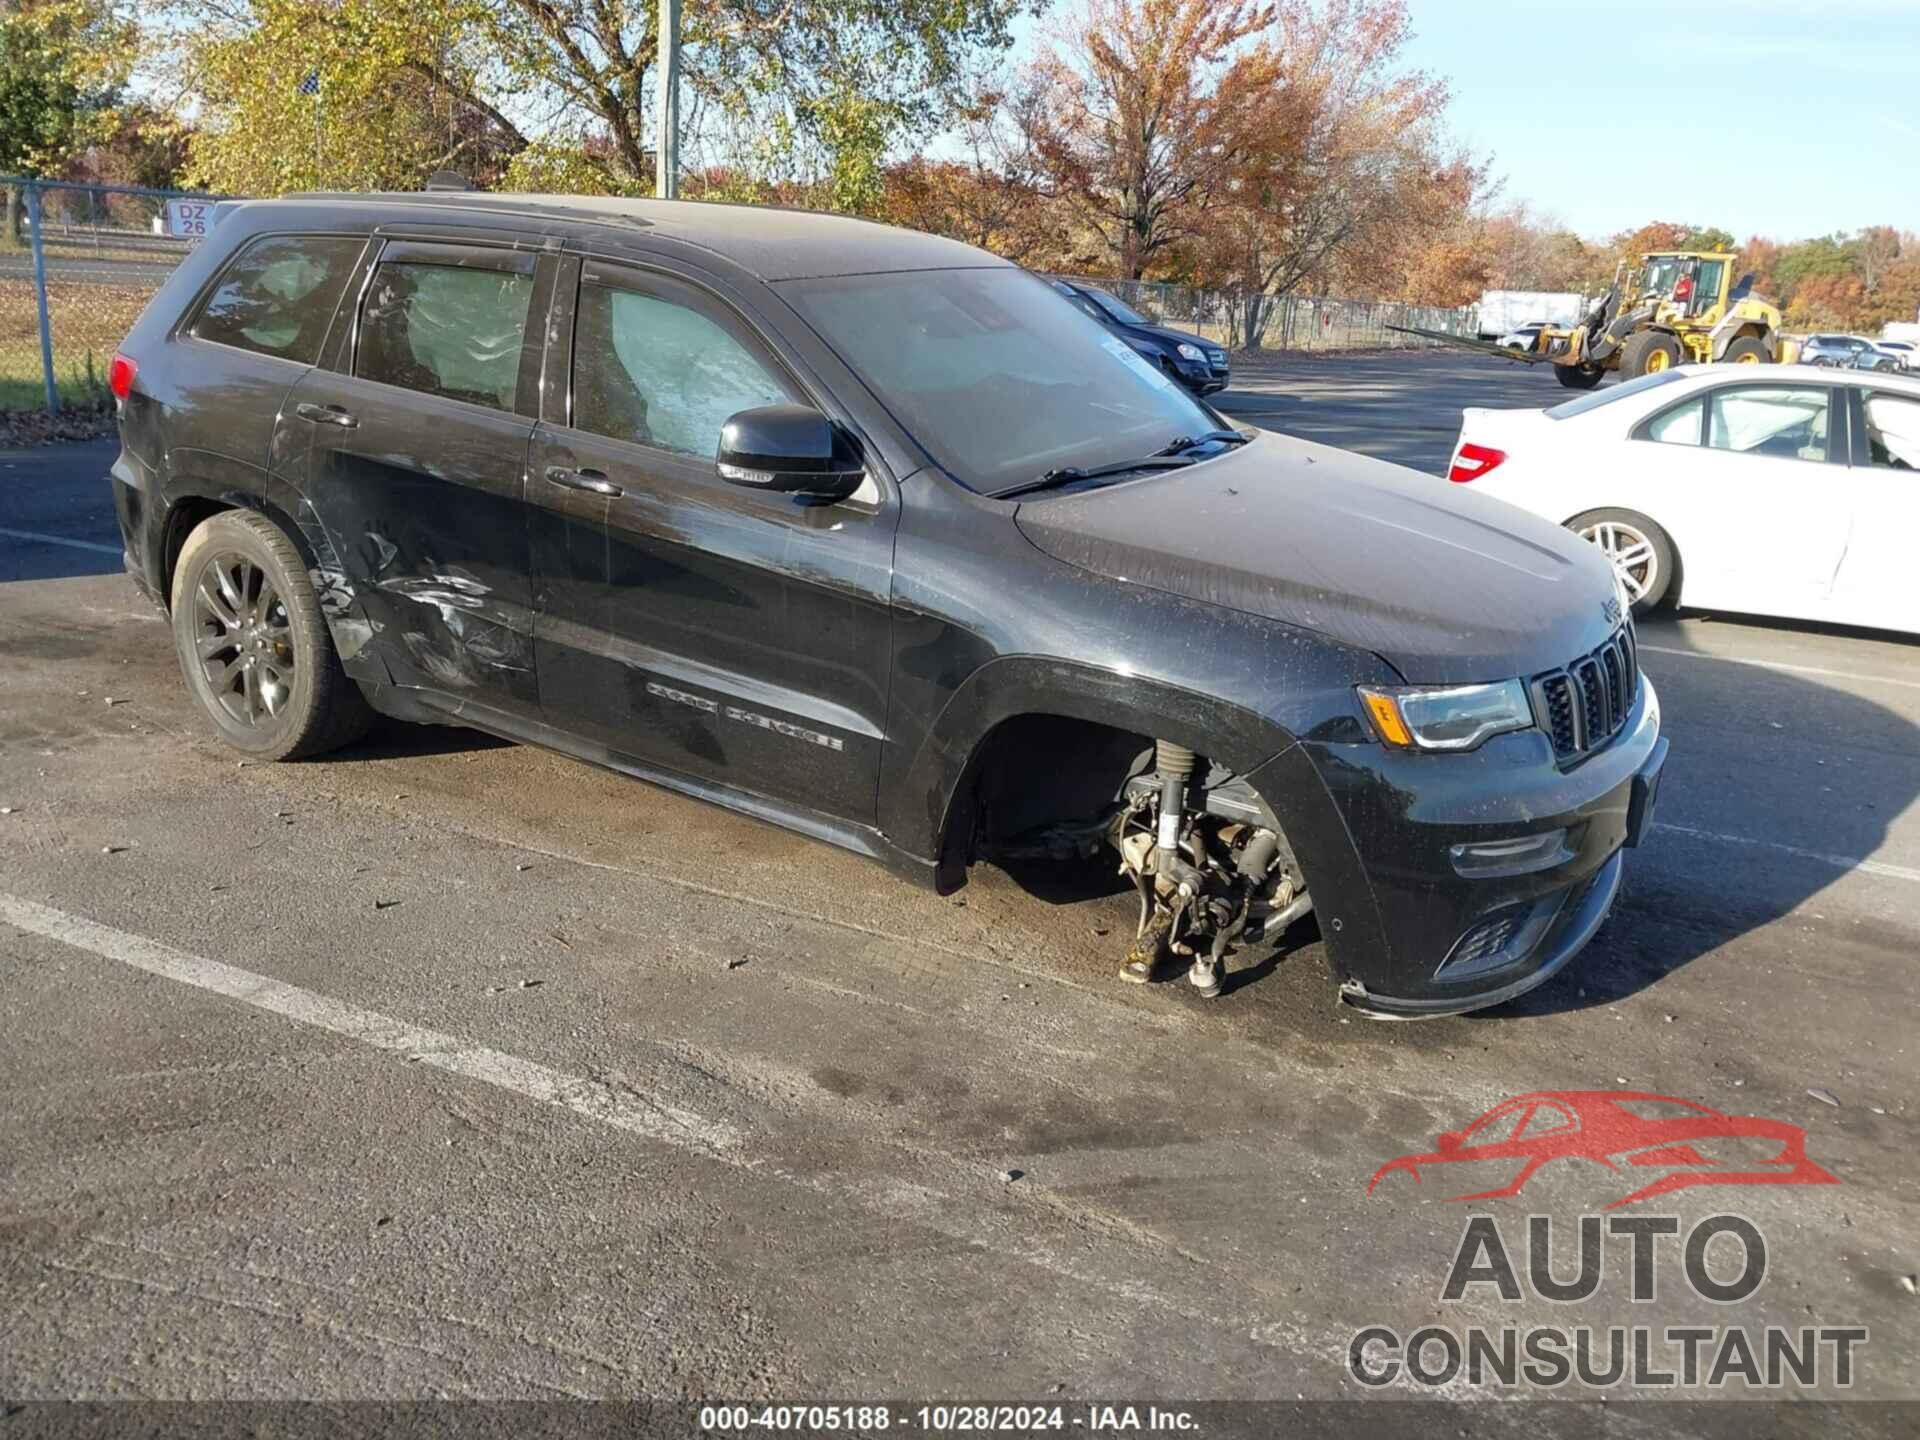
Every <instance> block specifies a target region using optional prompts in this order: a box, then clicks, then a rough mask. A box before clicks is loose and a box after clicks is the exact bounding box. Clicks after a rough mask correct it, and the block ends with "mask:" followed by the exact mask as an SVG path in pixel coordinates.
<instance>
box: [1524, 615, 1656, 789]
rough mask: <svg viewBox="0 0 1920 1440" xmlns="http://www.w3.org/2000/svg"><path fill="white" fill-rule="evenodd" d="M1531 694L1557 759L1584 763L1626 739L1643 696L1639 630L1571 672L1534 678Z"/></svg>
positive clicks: (1617, 637) (1576, 663) (1618, 636)
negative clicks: (1637, 701)
mask: <svg viewBox="0 0 1920 1440" xmlns="http://www.w3.org/2000/svg"><path fill="white" fill-rule="evenodd" d="M1528 688H1529V689H1530V690H1531V691H1532V692H1533V708H1534V714H1535V716H1536V717H1537V718H1538V720H1539V722H1540V727H1541V728H1542V729H1543V730H1545V731H1546V732H1547V734H1548V735H1550V736H1552V737H1553V753H1554V756H1555V758H1557V759H1559V760H1561V761H1571V760H1578V759H1580V758H1581V757H1582V756H1585V755H1589V754H1591V753H1592V752H1593V751H1595V750H1598V749H1599V748H1600V747H1601V746H1602V745H1605V744H1606V743H1607V742H1608V741H1609V740H1611V739H1613V737H1614V736H1616V735H1618V734H1619V733H1620V730H1621V727H1623V726H1624V725H1625V724H1626V723H1627V716H1629V715H1631V714H1632V713H1633V702H1634V700H1635V699H1636V698H1637V697H1638V695H1639V692H1640V667H1639V657H1638V656H1637V655H1636V654H1635V653H1634V641H1633V626H1632V625H1623V626H1621V627H1620V628H1619V629H1618V630H1616V631H1614V633H1613V634H1612V636H1610V637H1609V638H1608V640H1607V643H1606V644H1604V645H1602V646H1601V647H1600V648H1599V649H1598V650H1595V651H1594V652H1593V653H1592V654H1591V655H1582V656H1580V657H1579V658H1578V659H1577V660H1573V661H1571V662H1569V663H1568V665H1567V666H1566V668H1565V669H1562V670H1549V671H1547V672H1546V673H1545V674H1542V675H1536V676H1534V677H1533V680H1532V681H1531V682H1530V684H1529V686H1528Z"/></svg>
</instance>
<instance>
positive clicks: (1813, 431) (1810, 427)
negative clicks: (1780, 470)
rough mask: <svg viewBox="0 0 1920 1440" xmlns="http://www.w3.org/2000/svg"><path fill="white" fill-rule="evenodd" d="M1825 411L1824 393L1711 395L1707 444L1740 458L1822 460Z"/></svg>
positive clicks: (1777, 388)
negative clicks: (1745, 456) (1742, 456)
mask: <svg viewBox="0 0 1920 1440" xmlns="http://www.w3.org/2000/svg"><path fill="white" fill-rule="evenodd" d="M1830 412H1831V400H1830V398H1829V396H1828V394H1827V392H1826V391H1825V390H1823V389H1817V388H1815V389H1807V388H1790V387H1788V386H1785V385H1747V386H1741V387H1740V388H1738V389H1727V390H1716V391H1714V392H1713V394H1712V396H1711V398H1710V402H1709V405H1708V414H1707V444H1708V445H1709V446H1710V447H1711V448H1713V449H1715V450H1731V451H1734V452H1735V453H1737V454H1741V455H1772V456H1775V457H1777V458H1779V459H1783V460H1825V459H1826V458H1827V436H1828V434H1829V433H1830V431H1831V428H1832V427H1831V426H1830V425H1829V423H1828V420H1829V415H1830Z"/></svg>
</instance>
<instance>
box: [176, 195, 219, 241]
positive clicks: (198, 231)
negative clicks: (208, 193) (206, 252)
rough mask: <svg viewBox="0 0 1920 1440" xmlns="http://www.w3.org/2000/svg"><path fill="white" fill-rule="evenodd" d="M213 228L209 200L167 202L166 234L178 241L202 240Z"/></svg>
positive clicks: (211, 209)
mask: <svg viewBox="0 0 1920 1440" xmlns="http://www.w3.org/2000/svg"><path fill="white" fill-rule="evenodd" d="M212 226H213V202H212V201H211V200H169V201H168V202H167V234H169V235H171V236H173V237H174V238H175V239H178V240H202V239H205V238H206V234H207V231H208V230H209V229H211V228H212Z"/></svg>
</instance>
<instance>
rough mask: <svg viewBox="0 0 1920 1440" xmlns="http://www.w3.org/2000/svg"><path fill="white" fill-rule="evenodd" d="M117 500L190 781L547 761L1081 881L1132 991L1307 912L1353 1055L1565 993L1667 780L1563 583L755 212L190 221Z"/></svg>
mask: <svg viewBox="0 0 1920 1440" xmlns="http://www.w3.org/2000/svg"><path fill="white" fill-rule="evenodd" d="M222 212H223V213H221V214H220V215H219V217H218V221H217V224H216V227H215V229H214V231H213V233H212V235H211V237H210V238H209V239H208V241H207V242H206V243H205V244H204V245H203V246H202V247H201V248H200V249H199V250H198V251H196V252H195V253H194V255H193V256H192V257H191V258H190V259H189V260H188V261H187V263H186V264H184V265H183V266H182V267H181V268H180V270H179V272H178V273H177V274H176V275H175V276H174V278H173V279H172V280H171V281H170V282H169V283H168V285H167V286H166V288H165V289H164V290H162V292H161V293H160V295H159V296H158V297H157V298H156V299H155V301H154V303H153V304H152V305H151V306H150V307H149V309H148V310H147V312H146V314H145V315H144V316H142V318H141V320H140V322H139V323H138V324H137V325H136V326H135V327H134V330H133V333H132V334H131V335H129V336H128V338H127V341H126V345H125V348H124V351H123V353H122V354H121V355H120V356H119V357H117V358H116V361H115V364H114V367H113V371H112V383H113V387H114V389H115V391H116V393H117V394H118V395H119V396H120V432H121V443H122V450H121V453H120V456H119V458H118V459H117V460H116V461H115V463H114V466H113V490H114V496H115V500H116V503H117V505H118V508H119V517H120V524H121V528H122V531H123V533H124V536H125V541H126V547H127V565H128V568H129V570H130V571H131V573H132V575H133V578H134V579H135V581H136V582H137V583H138V584H139V585H140V586H141V588H142V589H143V590H145V591H146V592H147V593H148V594H149V595H150V596H151V597H153V598H154V599H155V600H157V601H158V602H159V603H160V604H161V605H163V606H164V607H166V609H167V610H168V611H169V612H170V614H171V616H172V624H173V633H174V638H175V643H176V647H177V649H178V652H179V657H180V663H181V668H182V670H183V672H184V673H185V677H186V680H187V683H188V685H189V686H190V687H191V689H192V691H193V693H194V695H195V696H196V697H197V698H198V699H199V701H200V703H201V705H202V706H203V707H204V708H205V710H206V712H207V715H208V717H209V719H210V720H211V722H212V723H213V725H214V727H215V728H216V730H217V731H218V732H219V734H220V735H221V737H222V738H223V739H224V740H226V741H227V742H228V743H229V744H231V745H233V746H235V747H237V748H239V749H241V750H243V751H246V752H248V753H250V754H253V755H257V756H261V757H266V758H292V757H295V756H301V755H312V754H316V753H319V752H321V751H323V750H325V749H327V748H329V747H331V746H336V745H339V744H342V743H344V742H345V741H347V740H348V739H350V738H351V737H353V736H354V735H355V734H357V733H358V732H359V731H360V729H361V727H362V726H363V725H364V724H365V723H366V720H367V718H368V715H369V712H370V711H379V712H381V713H383V714H386V715H391V716H398V717H401V718H405V719H410V720H422V721H434V722H454V723H459V724H464V725H472V726H478V727H480V728H482V729H485V730H489V731H492V732H495V733H497V734H500V735H505V736H510V737H513V738H516V739H521V740H531V741H536V742H539V743H541V744H545V745H549V746H552V747H554V748H555V749H559V750H563V751H566V752H568V753H569V754H573V755H577V756H580V757H582V758H584V759H588V760H593V761H596V762H598V763H600V764H603V765H607V766H611V767H613V768H615V769H618V770H621V771H624V772H627V773H629V774H632V775H637V776H641V777H644V778H646V779H649V780H652V781H655V782H657V783H660V784H663V785H667V786H671V787H672V788H674V789H678V790H683V791H686V792H689V793H691V794H694V795H698V796H702V797H704V798H707V799H710V800H714V801H718V802H719V803H721V804H724V805H728V806H731V807H733V808H735V809H739V810H744V811H747V812H749V813H751V814H754V815H758V816H761V817H764V818H766V819H769V820H773V821H776V822H778V823H780V824H783V825H788V826H791V827H793V828H795V829H797V830H800V831H803V832H804V833H806V834H809V835H814V836H817V837H819V838H821V839H825V840H831V841H833V842H835V843H837V844H840V845H844V846H847V847H849V848H851V849H854V850H857V851H860V852H862V853H865V854H868V855H871V856H874V857H877V858H879V859H881V860H883V861H884V862H886V863H887V864H889V865H891V866H892V867H894V868H895V869H897V870H899V871H900V872H902V873H904V874H906V875H909V876H911V877H913V878H914V879H916V880H919V881H921V882H922V883H925V884H928V885H932V886H935V887H938V888H939V889H941V890H948V889H952V888H956V887H958V886H959V885H961V884H963V883H964V881H965V878H966V871H967V866H968V865H969V864H970V863H971V862H973V861H974V860H976V859H978V858H981V857H987V856H996V855H998V856H1012V855H1023V854H1024V855H1034V854H1059V855H1070V854H1074V853H1076V852H1078V853H1083V854H1084V853H1091V852H1093V851H1094V850H1096V849H1097V848H1098V847H1099V846H1101V845H1110V846H1112V847H1113V848H1114V849H1115V850H1116V851H1118V854H1119V858H1120V863H1121V865H1122V867H1123V868H1124V870H1125V872H1126V873H1127V875H1129V876H1130V877H1131V878H1132V881H1133V883H1134V884H1135V886H1136V887H1137V888H1138V890H1139V893H1140V905H1141V923H1140V927H1139V934H1138V936H1137V937H1136V939H1135V940H1134V941H1133V945H1132V949H1131V950H1130V952H1129V954H1128V957H1127V964H1126V967H1125V969H1124V970H1123V973H1124V974H1126V975H1127V976H1128V977H1129V978H1132V979H1146V978H1151V977H1152V976H1153V975H1155V974H1160V973H1172V971H1173V970H1174V969H1177V968H1186V969H1187V973H1188V975H1189V978H1190V979H1191V980H1192V981H1193V983H1194V985H1195V986H1196V988H1198V989H1199V990H1200V991H1201V993H1203V994H1205V993H1213V992H1215V991H1217V989H1218V988H1219V977H1220V973H1221V964H1220V961H1221V958H1222V957H1223V956H1224V955H1225V954H1226V953H1227V951H1228V950H1229V948H1230V947H1232V946H1235V945H1241V944H1249V943H1252V942H1254V941H1257V940H1260V939H1263V938H1269V937H1272V936H1275V935H1277V934H1278V933H1279V932H1280V931H1281V930H1283V929H1284V928H1286V926H1288V925H1289V924H1291V923H1293V922H1294V921H1295V920H1297V919H1299V918H1300V917H1302V916H1304V915H1305V914H1306V913H1307V912H1308V911H1309V910H1313V911H1315V912H1317V914H1318V917H1319V923H1320V928H1321V932H1322V934H1323V936H1324V937H1325V941H1326V951H1327V955H1328V958H1329V960H1330V962H1331V964H1332V967H1333V970H1334V972H1335V975H1336V977H1337V978H1338V980H1339V983H1340V990H1341V994H1342V995H1343V996H1344V997H1345V998H1346V999H1347V1000H1348V1001H1349V1002H1350V1003H1352V1004H1354V1005H1356V1006H1358V1007H1360V1008H1362V1009H1364V1010H1367V1011H1369V1012H1374V1013H1384V1014H1393V1015H1427V1014H1441V1013H1447V1012H1453V1011H1460V1010H1465V1009H1469V1008H1472V1007H1474V1006H1479V1005H1487V1004H1491V1003H1493V1002H1495V1001H1498V1000H1501V999H1504V998H1506V997H1508V996H1512V995H1517V994H1519V993H1520V992H1521V991H1524V990H1526V989H1527V988H1529V987H1530V986H1533V985H1536V984H1538V983H1539V982H1540V981H1542V980H1544V979H1545V978H1546V977H1547V976H1549V975H1551V974H1552V973H1553V972H1554V971H1555V970H1557V969H1558V968H1559V967H1560V966H1561V965H1563V964H1565V963H1566V961H1567V960H1568V959H1569V958H1571V957H1572V956H1573V955H1574V953H1575V952H1576V951H1578V950H1579V949H1580V947H1581V946H1582V945H1584V944H1585V943H1586V941H1587V939H1588V937H1590V936H1591V935H1592V934H1593V932H1594V930H1595V929H1596V927H1597V926H1598V925H1599V924H1600V922H1601V920H1602V918H1603V917H1604V916H1605V914H1606V912H1607V909H1608V907H1609V905H1610V904H1611V902H1612V900H1613V897H1614V894H1615V891H1616V889H1617V888H1618V886H1619V883H1620V871H1621V863H1622V861H1621V850H1622V847H1623V846H1625V845H1630V844H1632V843H1633V842H1634V841H1635V840H1636V839H1637V838H1638V836H1639V833H1640V831H1641V829H1642V828H1643V827H1644V826H1645V824H1646V814H1647V810H1648V807H1649V805H1650V803H1651V800H1652V797H1653V794H1654V787H1655V782H1656V780H1657V777H1658V774H1659V769H1660V765H1661V762H1662V760H1663V759H1664V755H1665V750H1666V742H1665V741H1664V740H1662V739H1661V738H1660V735H1659V712H1658V707H1657V704H1656V702H1655V699H1654V694H1653V687H1652V686H1651V685H1649V684H1648V683H1647V682H1646V681H1645V680H1644V679H1643V678H1642V677H1641V676H1640V674H1639V670H1638V667H1637V665H1636V663H1635V659H1636V657H1635V651H1634V636H1633V629H1632V625H1631V622H1630V620H1629V619H1628V618H1627V617H1626V616H1625V615H1624V614H1623V611H1622V607H1621V605H1620V603H1619V598H1618V595H1617V593H1616V590H1615V585H1614V581H1613V578H1612V572H1611V570H1610V568H1609V566H1608V564H1607V562H1606V559H1605V557H1603V556H1602V555H1601V554H1600V552H1599V551H1598V550H1595V549H1594V548H1593V547H1592V546H1590V545H1587V544H1586V543H1584V542H1583V541H1581V540H1579V539H1577V538H1575V537H1574V536H1572V535H1570V534H1569V533H1567V532H1566V531H1563V530H1560V529H1557V528H1555V527H1554V526H1551V525H1548V524H1546V523H1544V522H1541V521H1537V520H1534V519H1532V518H1530V517H1528V516H1526V515H1523V514H1521V513H1519V512H1518V511H1516V510H1512V509H1509V508H1507V507H1505V506H1502V505H1501V504H1499V503H1498V502H1497V501H1490V500H1486V499H1484V498H1482V497H1478V496H1475V495H1472V494H1469V493H1463V492H1461V491H1459V490H1457V489H1453V488H1450V487H1448V486H1446V485H1443V484H1439V483H1437V482H1435V481H1433V480H1430V479H1427V478H1425V477H1422V476H1419V475H1415V474H1413V473H1411V472H1409V471H1406V470H1401V469H1398V468H1395V467H1394V466H1391V465H1385V464H1380V463H1378V462H1375V461H1372V460H1366V459H1362V458H1359V457H1357V456H1354V455H1350V454H1346V453H1343V452H1341V451H1338V450H1330V449H1326V448H1324V447H1321V446H1317V445H1310V444H1305V443H1303V442H1301V441H1298V440H1292V439H1288V438H1285V437H1283V436H1279V435H1271V434H1261V435H1246V434H1242V433H1240V432H1237V431H1235V430H1232V429H1230V428H1228V427H1227V426H1226V424H1225V422H1224V421H1223V420H1222V419H1221V417H1220V416H1219V415H1218V414H1216V413H1215V412H1213V411H1212V410H1210V409H1208V408H1207V407H1206V406H1205V405H1203V404H1202V403H1200V402H1199V401H1197V400H1195V399H1194V398H1192V397H1191V396H1189V395H1188V394H1186V393H1185V392H1184V391H1182V390H1181V389H1180V388H1179V387H1178V386H1177V385H1176V384H1175V383H1174V382H1173V381H1171V380H1170V379H1168V378H1167V377H1166V376H1165V375H1164V374H1163V373H1162V372H1161V371H1160V370H1158V369H1157V368H1155V367H1154V366H1152V365H1150V364H1148V363H1147V362H1146V361H1144V360H1143V359H1142V358H1141V357H1140V356H1139V355H1137V354H1136V353H1135V352H1134V351H1133V350H1132V349H1130V348H1129V347H1128V346H1127V345H1126V343H1125V342H1124V341H1123V340H1121V339H1119V338H1118V337H1116V336H1114V335H1112V334H1110V333H1109V332H1108V331H1106V330H1104V329H1102V328H1101V327H1100V326H1099V325H1098V324H1096V323H1095V322H1094V321H1093V320H1092V319H1090V318H1088V317H1087V316H1086V315H1085V314H1083V313H1081V312H1080V311H1079V310H1077V309H1076V308H1075V307H1074V305H1073V304H1072V303H1071V302H1069V301H1068V300H1067V299H1066V298H1065V297H1063V296H1062V295H1060V294H1059V293H1058V292H1056V291H1055V290H1054V289H1053V288H1052V287H1051V286H1050V285H1049V284H1048V283H1047V282H1046V281H1044V280H1041V279H1038V278H1036V277H1034V276H1031V275H1028V274H1027V273H1025V272H1024V271H1022V270H1020V269H1018V268H1016V267H1014V266H1012V265H1009V264H1006V263H1004V262H1002V261H1000V260H998V259H996V258H995V257H993V256H991V255H988V254H985V253H983V252H981V251H979V250H975V249H971V248H969V247H967V246H965V245H960V244H955V243H953V242H950V241H947V240H941V239H935V238H932V237H929V236H924V235H916V234H909V233H905V232H902V231H898V230H891V229H886V228H883V227H879V226H875V225H870V224H865V223H862V222H859V221H854V220H848V219H840V218H831V217H826V216H817V215H804V214H793V213H787V212H782V211H777V210H766V209H748V208H734V207H726V206H711V205H696V204H685V203H671V202H661V203H656V202H639V201H620V200H591V199H579V198H571V197H539V196H514V197H510V196H486V195H477V194H433V195H411V196H367V195H315V196H308V197H303V198H296V199H290V200H282V201H272V202H265V203H250V204H239V205H232V206H223V207H222Z"/></svg>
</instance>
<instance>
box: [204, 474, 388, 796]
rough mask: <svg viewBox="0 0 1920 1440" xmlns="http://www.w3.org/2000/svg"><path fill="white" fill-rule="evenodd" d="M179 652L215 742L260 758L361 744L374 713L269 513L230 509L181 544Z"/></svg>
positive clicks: (298, 560)
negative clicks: (346, 666)
mask: <svg viewBox="0 0 1920 1440" xmlns="http://www.w3.org/2000/svg"><path fill="white" fill-rule="evenodd" d="M172 601H173V606H172V608H173V644H174V651H175V653H176V654H177V655H178V656H179V658H180V672H181V674H182V676H183V677H184V678H185V679H186V682H187V689H188V690H189V691H190V692H191V693H192V695H193V697H194V699H195V700H197V701H199V702H200V708H201V709H202V710H203V711H205V712H206V715H207V718H208V719H209V720H211V721H212V722H213V727H214V731H215V733H217V734H218V735H219V737H220V738H221V739H222V740H224V741H225V742H226V743H227V744H228V745H231V746H232V747H233V748H234V749H236V750H239V751H242V752H243V753H245V754H247V755H251V756H253V757H255V758H256V759H261V760H297V759H300V758H302V757H303V756H308V755H320V754H324V753H325V752H326V751H328V750H334V749H338V748H339V747H340V746H342V745H345V744H348V743H349V742H351V741H353V740H356V739H358V738H359V737H360V736H361V735H363V734H364V733H365V732H366V729H367V726H368V725H369V724H370V723H371V722H372V719H373V712H372V710H371V709H370V708H369V707H368V705H367V702H366V698H365V697H364V696H363V695H361V693H360V687H359V686H357V685H356V684H354V682H353V680H352V679H351V678H350V677H349V676H348V675H347V672H346V671H345V670H343V669H341V667H340V657H339V656H338V655H337V654H336V653H335V652H334V648H333V638H332V636H331V635H329V634H328V633H327V625H326V621H325V620H324V619H323V618H322V617H321V614H320V604H319V601H318V600H316V599H315V598H314V593H313V584H312V582H311V581H310V580H309V579H308V578H307V567H306V564H305V562H304V561H302V559H301V557H300V552H299V551H298V550H296V549H295V548H294V546H293V542H292V541H291V540H289V539H288V538H287V536H286V534H285V533H284V532H283V531H281V529H280V528H279V527H278V526H277V525H275V524H274V523H273V522H272V521H271V520H269V519H267V518H266V517H265V516H264V515H256V514H254V513H253V512H252V511H249V510H223V511H221V512H220V513H219V514H218V515H214V516H210V517H209V518H208V519H206V520H204V521H202V522H201V523H200V524H199V525H198V526H197V527H196V528H195V529H194V531H193V533H192V534H191V535H189V536H188V537H187V541H186V544H185V545H183V546H181V547H180V560H179V563H178V564H177V565H176V566H175V567H174V572H173V596H172Z"/></svg>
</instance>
